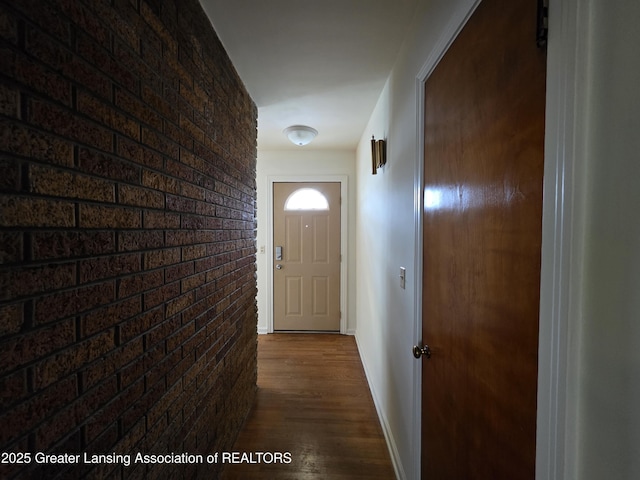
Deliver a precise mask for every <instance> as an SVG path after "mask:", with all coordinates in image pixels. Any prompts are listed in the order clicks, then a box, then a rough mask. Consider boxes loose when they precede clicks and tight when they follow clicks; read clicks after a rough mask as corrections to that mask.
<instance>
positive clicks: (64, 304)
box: [35, 281, 115, 325]
mask: <svg viewBox="0 0 640 480" xmlns="http://www.w3.org/2000/svg"><path fill="white" fill-rule="evenodd" d="M114 299H115V285H114V282H113V281H109V282H105V283H100V284H97V285H89V286H86V287H82V288H78V289H75V290H71V291H67V292H61V293H56V294H53V295H48V296H45V297H40V298H38V299H37V300H36V301H35V320H36V323H37V324H38V325H40V324H43V323H47V322H51V321H53V320H57V319H61V318H65V317H70V316H72V315H77V314H79V313H83V312H86V311H88V310H91V309H92V308H95V307H98V306H100V305H105V304H107V303H110V302H112V301H113V300H114Z"/></svg>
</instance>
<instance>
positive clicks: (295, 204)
mask: <svg viewBox="0 0 640 480" xmlns="http://www.w3.org/2000/svg"><path fill="white" fill-rule="evenodd" d="M284 209H285V210H329V201H328V200H327V197H325V196H324V195H323V194H322V193H321V192H319V191H318V190H316V189H315V188H300V189H298V190H296V191H295V192H293V193H292V194H291V195H289V198H287V201H286V202H285V203H284Z"/></svg>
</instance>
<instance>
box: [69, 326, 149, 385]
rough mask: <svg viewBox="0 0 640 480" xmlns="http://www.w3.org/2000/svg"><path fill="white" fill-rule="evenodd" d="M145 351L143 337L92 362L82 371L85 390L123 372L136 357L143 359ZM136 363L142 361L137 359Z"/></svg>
mask: <svg viewBox="0 0 640 480" xmlns="http://www.w3.org/2000/svg"><path fill="white" fill-rule="evenodd" d="M143 353H144V342H143V339H142V337H140V338H137V339H135V340H133V341H131V342H128V343H126V344H125V345H123V346H122V347H119V348H117V349H115V350H112V351H111V352H109V353H108V354H107V355H106V356H103V357H101V358H99V359H98V360H96V361H95V362H92V363H91V365H89V366H88V367H86V368H84V369H83V370H82V371H81V372H80V375H81V378H82V386H83V388H84V389H85V390H86V389H89V388H92V387H94V386H95V385H97V384H98V383H100V382H102V381H103V380H105V379H106V378H109V377H111V376H113V375H114V374H116V373H118V372H122V369H123V368H124V366H125V365H127V364H129V363H130V362H131V361H134V360H135V359H138V360H141V356H142V354H143ZM136 363H142V362H141V361H139V362H138V361H136Z"/></svg>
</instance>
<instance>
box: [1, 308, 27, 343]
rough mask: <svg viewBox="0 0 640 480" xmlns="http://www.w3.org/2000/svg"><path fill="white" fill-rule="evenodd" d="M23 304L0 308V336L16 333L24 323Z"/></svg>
mask: <svg viewBox="0 0 640 480" xmlns="http://www.w3.org/2000/svg"><path fill="white" fill-rule="evenodd" d="M23 314H24V304H23V303H13V304H10V305H2V306H0V336H5V335H10V334H12V333H18V332H19V331H20V329H21V328H22V324H23V323H24V316H23Z"/></svg>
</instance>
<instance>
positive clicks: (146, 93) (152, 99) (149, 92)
mask: <svg viewBox="0 0 640 480" xmlns="http://www.w3.org/2000/svg"><path fill="white" fill-rule="evenodd" d="M142 99H143V100H144V101H145V102H146V103H147V104H148V105H150V106H151V108H153V109H154V110H155V111H156V112H158V113H159V114H160V115H162V116H163V117H164V118H166V119H167V120H169V121H170V122H172V123H175V124H177V123H178V121H179V119H180V118H179V114H178V112H176V111H175V110H174V109H173V108H172V107H171V104H170V103H169V102H167V101H166V100H165V99H164V98H162V96H160V95H158V94H157V93H156V92H155V91H153V89H151V88H149V87H148V86H146V85H145V86H143V87H142Z"/></svg>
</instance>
